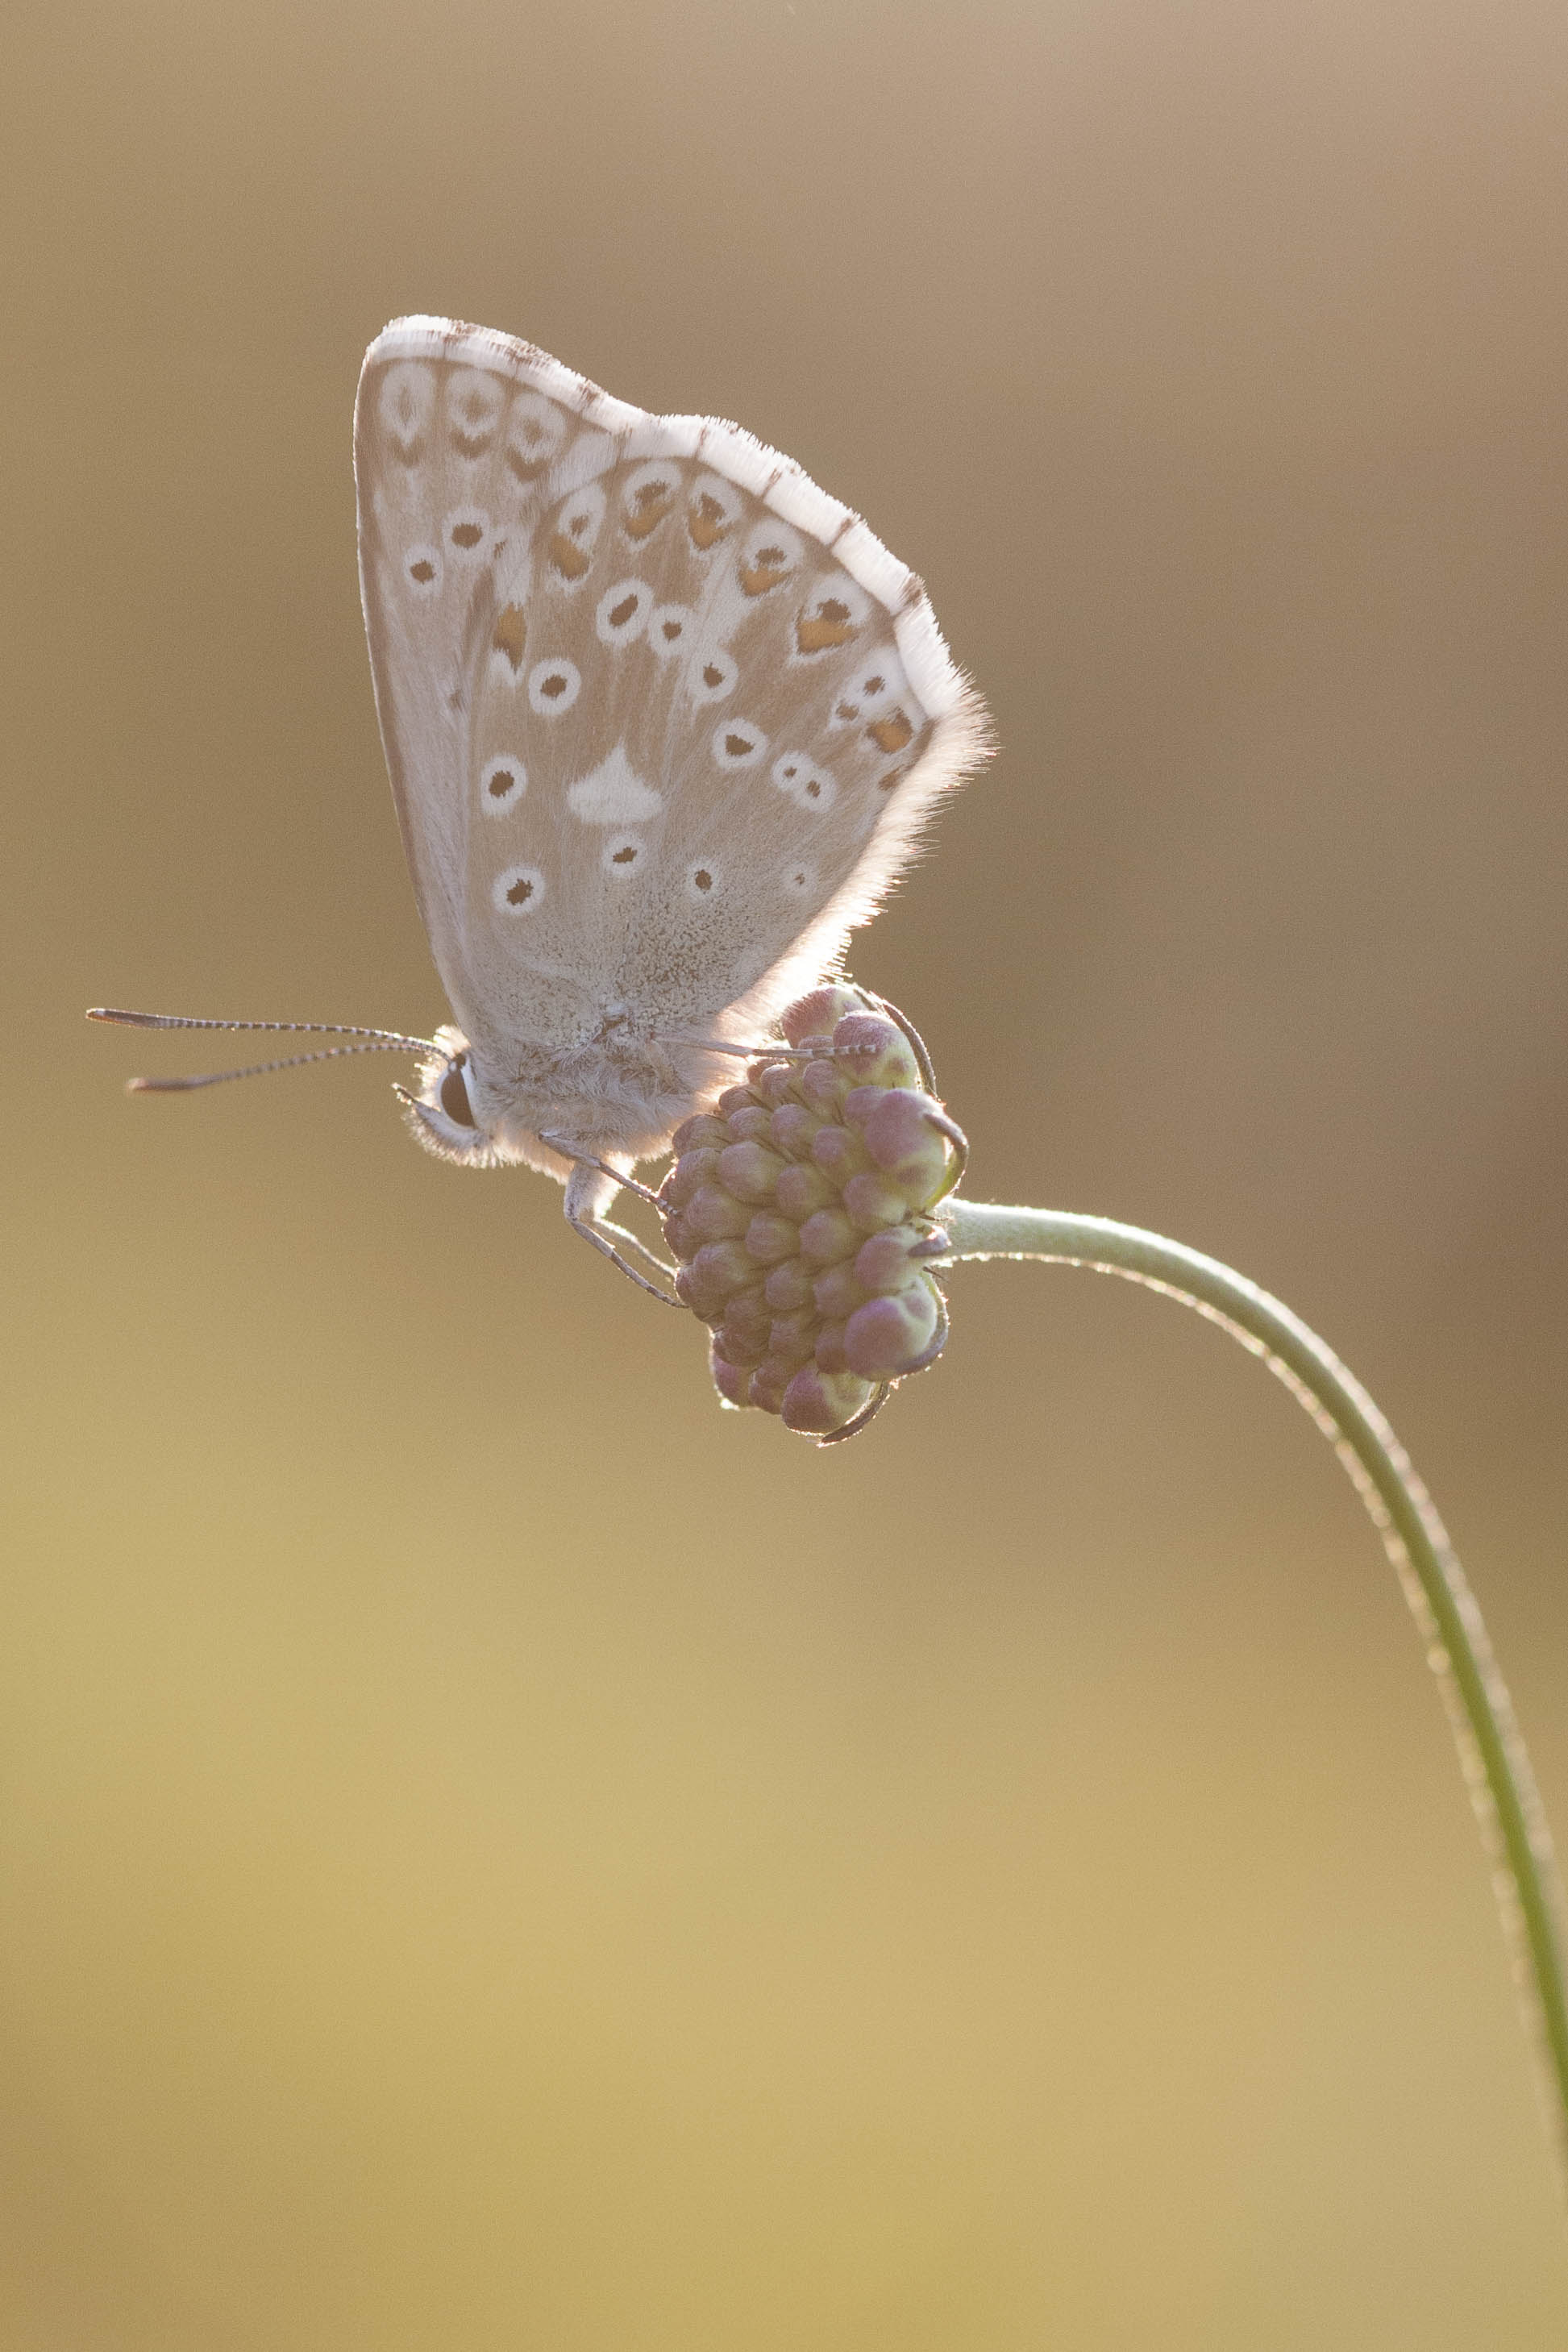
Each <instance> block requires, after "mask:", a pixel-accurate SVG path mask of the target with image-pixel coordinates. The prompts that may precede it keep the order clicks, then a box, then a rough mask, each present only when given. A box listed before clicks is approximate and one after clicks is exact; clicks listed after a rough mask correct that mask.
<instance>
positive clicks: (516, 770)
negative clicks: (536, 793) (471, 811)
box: [479, 751, 528, 816]
mask: <svg viewBox="0 0 1568 2352" xmlns="http://www.w3.org/2000/svg"><path fill="white" fill-rule="evenodd" d="M527 791H528V770H527V769H526V768H525V767H524V765H523V763H522V761H520V760H514V759H513V757H512V755H511V753H510V752H509V751H507V752H503V753H502V754H501V755H500V756H499V757H498V758H497V759H494V760H486V762H485V764H484V766H483V767H482V768H481V769H480V771H479V805H480V806H481V808H483V809H484V810H485V811H486V814H489V815H490V816H503V815H505V814H506V812H507V809H509V808H516V806H517V803H518V802H519V801H520V800H521V799H522V797H523V794H524V793H526V792H527Z"/></svg>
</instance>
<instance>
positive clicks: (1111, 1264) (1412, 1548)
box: [942, 1199, 1568, 2178]
mask: <svg viewBox="0 0 1568 2352" xmlns="http://www.w3.org/2000/svg"><path fill="white" fill-rule="evenodd" d="M942 1222H943V1223H944V1225H945V1226H946V1229H947V1232H948V1234H950V1235H951V1238H952V1244H953V1247H952V1253H951V1255H952V1256H953V1257H955V1258H990V1257H1003V1258H1009V1257H1010V1258H1038V1259H1040V1260H1042V1261H1044V1262H1045V1263H1046V1264H1049V1265H1084V1266H1091V1267H1093V1268H1095V1269H1096V1270H1097V1271H1099V1272H1101V1273H1104V1274H1120V1275H1125V1276H1128V1277H1129V1278H1130V1279H1131V1280H1132V1281H1134V1282H1140V1283H1143V1284H1145V1286H1147V1287H1148V1288H1149V1289H1151V1290H1158V1291H1162V1292H1164V1293H1165V1295H1166V1297H1171V1298H1178V1299H1180V1300H1181V1301H1182V1302H1183V1304H1184V1305H1186V1306H1188V1307H1196V1308H1197V1312H1198V1313H1199V1314H1200V1315H1203V1316H1206V1317H1207V1318H1208V1320H1209V1321H1210V1322H1212V1323H1218V1325H1219V1326H1220V1327H1221V1328H1222V1329H1224V1330H1227V1331H1228V1332H1229V1333H1230V1335H1231V1337H1232V1338H1233V1339H1239V1340H1240V1342H1241V1344H1242V1346H1243V1347H1244V1348H1246V1349H1249V1350H1250V1352H1251V1353H1252V1354H1253V1355H1255V1356H1260V1357H1261V1358H1262V1359H1263V1361H1264V1362H1265V1363H1266V1364H1267V1365H1268V1367H1269V1369H1270V1371H1271V1372H1274V1373H1275V1374H1277V1375H1278V1377H1279V1378H1280V1379H1281V1381H1284V1383H1285V1386H1286V1387H1287V1388H1288V1389H1289V1390H1290V1391H1291V1394H1292V1395H1293V1396H1294V1397H1295V1398H1296V1400H1297V1402H1299V1403H1301V1404H1302V1405H1304V1406H1305V1408H1306V1410H1307V1411H1308V1412H1310V1413H1311V1414H1312V1419H1313V1420H1314V1421H1315V1422H1316V1423H1317V1424H1318V1427H1319V1428H1320V1429H1321V1430H1322V1432H1323V1434H1324V1435H1325V1436H1326V1437H1328V1438H1329V1439H1330V1440H1331V1441H1332V1443H1333V1446H1334V1449H1335V1451H1336V1452H1337V1454H1339V1458H1340V1460H1341V1462H1342V1463H1343V1465H1344V1467H1345V1469H1346V1471H1347V1472H1348V1473H1349V1475H1350V1477H1351V1480H1352V1482H1353V1484H1354V1486H1355V1489H1356V1492H1357V1493H1358V1494H1359V1495H1360V1496H1361V1499H1362V1501H1363V1502H1364V1504H1365V1506H1366V1507H1367V1510H1368V1512H1369V1513H1370V1514H1371V1517H1372V1520H1373V1523H1374V1525H1375V1527H1376V1528H1377V1530H1378V1532H1379V1534H1380V1535H1381V1536H1382V1538H1383V1542H1384V1547H1385V1550H1386V1551H1387V1553H1388V1556H1389V1558H1390V1559H1391V1560H1392V1561H1393V1562H1394V1565H1395V1568H1396V1570H1398V1574H1399V1580H1400V1582H1401V1584H1402V1585H1403V1586H1404V1589H1405V1597H1406V1601H1408V1602H1409V1604H1410V1609H1411V1613H1412V1614H1413V1616H1414V1617H1415V1620H1416V1628H1417V1630H1418V1632H1419V1633H1420V1634H1421V1637H1422V1639H1423V1641H1424V1643H1425V1644H1426V1648H1427V1662H1428V1664H1430V1665H1431V1667H1432V1670H1433V1672H1434V1673H1435V1674H1436V1675H1437V1680H1438V1684H1439V1685H1440V1686H1441V1689H1442V1693H1443V1698H1444V1702H1445V1704H1446V1706H1447V1707H1448V1719H1449V1722H1450V1723H1451V1725H1452V1727H1453V1731H1454V1737H1455V1739H1456V1741H1457V1742H1458V1750H1459V1762H1460V1765H1461V1768H1462V1769H1463V1771H1464V1775H1465V1780H1466V1783H1467V1785H1468V1786H1469V1792H1470V1801H1471V1802H1472V1804H1473V1805H1474V1807H1475V1811H1476V1817H1477V1819H1478V1821H1479V1823H1480V1831H1481V1837H1482V1840H1483V1842H1484V1843H1485V1845H1486V1849H1487V1853H1488V1854H1489V1856H1490V1860H1491V1863H1492V1866H1493V1867H1492V1884H1493V1887H1494V1889H1495V1892H1496V1894H1497V1898H1498V1903H1499V1906H1500V1910H1501V1913H1502V1922H1503V1933H1504V1936H1505V1937H1506V1938H1507V1942H1508V1948H1509V1955H1510V1958H1511V1962H1512V1965H1513V1973H1514V1981H1515V1986H1516V1989H1517V1991H1518V1994H1519V1999H1520V2005H1521V2010H1522V2011H1523V2015H1524V2021H1525V2028H1526V2032H1527V2033H1528V2034H1529V2037H1530V2040H1531V2045H1532V2047H1533V2048H1534V2050H1535V2053H1536V2055H1537V2058H1538V2060H1539V2062H1540V2066H1541V2073H1542V2100H1543V2106H1544V2110H1545V2115H1546V2119H1547V2126H1548V2129H1549V2131H1550V2133H1551V2135H1552V2143H1553V2146H1554V2148H1555V2151H1556V2154H1557V2158H1558V2161H1559V2164H1560V2166H1561V2167H1562V2168H1563V2172H1564V2177H1565V2178H1568V2000H1565V1997H1564V1990H1563V1950H1564V1945H1565V1941H1568V1937H1565V1935H1564V1910H1563V1888H1562V1885H1561V1882H1560V1880H1559V1878H1558V1874H1557V1864H1556V1859H1555V1856H1554V1855H1553V1853H1552V1835H1551V1832H1550V1831H1549V1829H1548V1828H1547V1825H1546V1816H1545V1812H1544V1811H1543V1809H1542V1802H1541V1795H1540V1791H1539V1790H1538V1789H1537V1787H1536V1783H1535V1775H1534V1772H1533V1770H1532V1769H1531V1762H1530V1758H1529V1756H1528V1755H1527V1754H1526V1752H1525V1747H1524V1742H1523V1739H1522V1738H1521V1736H1520V1730H1519V1726H1518V1724H1517V1722H1516V1721H1515V1718H1514V1712H1513V1703H1512V1701H1511V1698H1510V1697H1509V1695H1508V1691H1507V1688H1506V1686H1505V1685H1504V1683H1503V1680H1502V1676H1501V1675H1500V1674H1499V1672H1498V1669H1497V1664H1496V1661H1495V1659H1494V1658H1493V1656H1492V1649H1491V1643H1490V1640H1489V1638H1488V1635H1487V1630H1486V1627H1485V1625H1484V1624H1483V1623H1482V1622H1481V1614H1480V1611H1479V1609H1478V1608H1477V1606H1476V1603H1475V1599H1474V1596H1473V1595H1472V1593H1471V1591H1470V1589H1469V1584H1468V1583H1467V1582H1466V1580H1465V1573H1464V1570H1463V1569H1462V1568H1461V1567H1460V1566H1459V1563H1458V1559H1457V1558H1456V1556H1455V1552H1454V1548H1453V1546H1452V1544H1451V1543H1450V1542H1449V1540H1448V1531H1447V1529H1446V1528H1444V1526H1443V1522H1442V1520H1441V1519H1440V1518H1439V1517H1437V1511H1436V1509H1435V1508H1434V1507H1433V1504H1432V1500H1431V1497H1430V1496H1428V1494H1427V1490H1426V1488H1425V1486H1423V1485H1422V1484H1421V1481H1420V1479H1419V1478H1418V1477H1417V1476H1416V1473H1415V1471H1414V1469H1413V1468H1412V1467H1411V1465H1410V1460H1409V1456H1408V1455H1407V1454H1406V1452H1405V1449H1404V1447H1403V1446H1402V1445H1401V1444H1400V1443H1399V1441H1398V1439H1397V1438H1396V1436H1395V1434H1394V1432H1393V1431H1392V1429H1390V1427H1389V1425H1388V1423H1387V1422H1386V1421H1385V1419H1384V1418H1383V1415H1382V1414H1381V1413H1380V1412H1379V1411H1378V1410H1377V1407H1376V1406H1375V1404H1374V1402H1373V1401H1372V1399H1371V1397H1370V1396H1368V1394H1367V1392H1366V1391H1365V1390H1364V1388H1363V1387H1362V1385H1361V1382H1360V1381H1358V1380H1356V1379H1355V1378H1354V1375H1353V1374H1352V1373H1350V1372H1348V1371H1347V1370H1345V1367H1344V1366H1343V1364H1342V1363H1341V1362H1340V1360H1339V1359H1338V1357H1337V1356H1335V1355H1334V1354H1333V1350H1332V1349H1329V1348H1327V1347H1325V1346H1324V1344H1323V1342H1322V1340H1321V1339H1319V1338H1318V1337H1317V1335H1316V1333H1315V1332H1313V1331H1311V1330H1309V1329H1308V1328H1307V1326H1306V1325H1305V1324H1304V1323H1303V1322H1302V1321H1301V1319H1300V1318H1299V1317H1298V1316H1295V1315H1292V1314H1291V1310H1290V1308H1289V1307H1284V1306H1281V1302H1280V1301H1279V1300H1278V1299H1277V1298H1271V1297H1270V1295H1269V1293H1268V1292H1267V1291H1266V1290H1260V1289H1259V1288H1258V1286H1257V1285H1256V1284H1255V1283H1251V1282H1249V1281H1247V1280H1246V1279H1245V1277H1244V1276H1241V1275H1239V1274H1235V1273H1233V1272H1232V1271H1231V1269H1230V1267H1228V1266H1227V1265H1221V1264H1220V1263H1219V1261H1218V1258H1212V1257H1205V1256H1203V1255H1202V1254H1201V1253H1200V1252H1199V1251H1197V1250H1192V1249H1187V1248H1186V1247H1185V1246H1184V1245H1183V1244H1181V1243H1180V1242H1171V1241H1166V1240H1165V1239H1164V1238H1163V1236H1162V1235H1160V1234H1151V1233H1145V1232H1143V1231H1142V1230H1141V1229H1140V1228H1139V1227H1138V1226H1136V1225H1122V1224H1117V1223H1113V1220H1112V1219H1110V1218H1108V1217H1083V1216H1072V1215H1070V1214H1067V1213H1058V1212H1056V1211H1053V1210H1048V1209H1008V1208H1000V1207H998V1206H997V1205H995V1204H994V1203H991V1202H974V1201H959V1200H951V1199H949V1200H947V1201H946V1202H944V1203H943V1206H942Z"/></svg>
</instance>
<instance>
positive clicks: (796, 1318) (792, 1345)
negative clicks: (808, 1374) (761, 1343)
mask: <svg viewBox="0 0 1568 2352" xmlns="http://www.w3.org/2000/svg"><path fill="white" fill-rule="evenodd" d="M816 1344H817V1316H816V1312H815V1310H814V1309H813V1308H811V1307H802V1308H801V1309H800V1313H799V1314H798V1315H776V1316H775V1317H774V1318H773V1320H772V1323H771V1325H770V1326H769V1328H768V1345H767V1347H766V1349H760V1350H759V1351H758V1360H760V1359H761V1356H762V1355H764V1354H765V1355H766V1356H767V1357H768V1360H769V1361H770V1362H772V1363H779V1364H804V1363H808V1362H809V1361H810V1356H811V1350H812V1349H814V1348H815V1346H816Z"/></svg>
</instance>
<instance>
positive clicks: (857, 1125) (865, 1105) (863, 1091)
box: [726, 1087, 887, 1133]
mask: <svg viewBox="0 0 1568 2352" xmlns="http://www.w3.org/2000/svg"><path fill="white" fill-rule="evenodd" d="M886 1092H887V1088H886V1087H851V1088H850V1090H849V1092H848V1094H846V1095H845V1096H844V1097H843V1098H842V1100H841V1102H840V1104H839V1117H840V1118H841V1119H842V1121H843V1123H844V1125H845V1126H846V1127H852V1128H854V1129H857V1130H858V1129H861V1128H862V1127H863V1126H864V1125H865V1123H866V1121H867V1119H868V1118H870V1117H871V1115H872V1113H873V1110H874V1109H875V1108H876V1107H877V1105H878V1103H879V1102H880V1101H881V1100H882V1098H883V1095H884V1094H885V1093H886ZM727 1132H728V1129H726V1133H727Z"/></svg>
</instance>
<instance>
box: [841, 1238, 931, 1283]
mask: <svg viewBox="0 0 1568 2352" xmlns="http://www.w3.org/2000/svg"><path fill="white" fill-rule="evenodd" d="M924 1240H925V1231H924V1229H923V1228H922V1227H921V1226H919V1225H894V1226H892V1227H891V1228H890V1229H889V1230H888V1231H887V1232H886V1233H881V1234H873V1235H872V1237H871V1239H870V1241H869V1242H862V1244H861V1245H860V1248H859V1249H858V1250H857V1251H856V1253H855V1280H856V1281H857V1282H858V1283H859V1284H860V1285H861V1287H862V1289H864V1290H869V1291H873V1292H881V1291H887V1290H902V1289H903V1288H904V1284H905V1283H906V1282H907V1281H908V1280H909V1278H910V1276H911V1275H912V1274H913V1273H914V1272H915V1263H914V1261H912V1259H911V1257H910V1252H911V1250H912V1249H914V1248H915V1246H916V1245H917V1244H919V1243H921V1242H923V1241H924Z"/></svg>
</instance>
